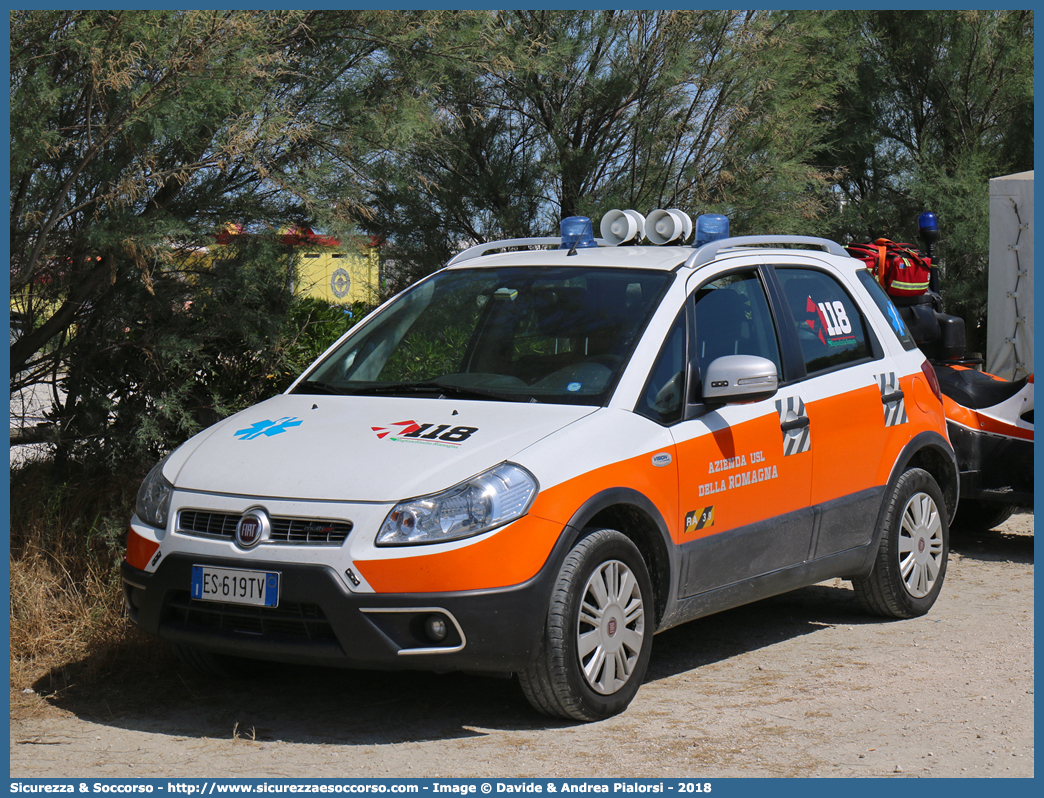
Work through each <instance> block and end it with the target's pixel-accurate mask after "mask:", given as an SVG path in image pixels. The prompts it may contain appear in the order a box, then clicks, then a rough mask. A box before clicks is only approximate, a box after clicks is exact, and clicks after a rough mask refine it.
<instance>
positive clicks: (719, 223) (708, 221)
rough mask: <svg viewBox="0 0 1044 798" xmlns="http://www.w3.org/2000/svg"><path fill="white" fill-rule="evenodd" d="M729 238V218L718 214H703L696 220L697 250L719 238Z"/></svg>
mask: <svg viewBox="0 0 1044 798" xmlns="http://www.w3.org/2000/svg"><path fill="white" fill-rule="evenodd" d="M728 237H729V218H728V217H727V216H722V215H721V214H720V213H704V214H702V215H701V216H700V217H699V218H698V219H697V220H696V243H695V244H694V245H693V246H695V247H697V248H699V247H702V246H703V245H704V244H709V243H710V242H711V241H717V240H718V239H719V238H728Z"/></svg>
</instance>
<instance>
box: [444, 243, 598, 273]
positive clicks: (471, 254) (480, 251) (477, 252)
mask: <svg viewBox="0 0 1044 798" xmlns="http://www.w3.org/2000/svg"><path fill="white" fill-rule="evenodd" d="M595 243H596V244H598V246H600V247H604V246H606V242H605V239H602V238H596V239H595ZM550 246H555V247H561V246H562V238H561V237H560V236H544V237H542V238H507V239H504V240H503V241H489V242H487V243H485V244H476V245H475V246H473V247H468V248H467V249H465V250H464V251H463V252H458V253H457V254H456V255H454V256H453V257H452V258H450V260H449V263H447V264H446V265H447V266H452V265H453V264H455V263H460V262H461V261H465V260H471V259H472V258H478V257H481V256H482V255H485V254H486V253H487V252H491V251H493V250H494V249H507V248H509V247H550Z"/></svg>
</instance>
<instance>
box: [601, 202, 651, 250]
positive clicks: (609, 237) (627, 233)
mask: <svg viewBox="0 0 1044 798" xmlns="http://www.w3.org/2000/svg"><path fill="white" fill-rule="evenodd" d="M598 229H599V230H600V231H601V233H602V238H604V239H605V240H606V243H608V244H610V245H612V246H614V247H615V246H616V245H617V244H626V243H629V242H633V243H635V244H637V243H638V242H639V241H641V240H642V239H643V238H645V217H644V216H642V215H641V214H640V213H638V211H630V210H628V211H619V210H615V209H614V210H611V211H608V212H607V213H606V214H605V215H604V216H603V217H602V221H601V222H600V223H599V225H598Z"/></svg>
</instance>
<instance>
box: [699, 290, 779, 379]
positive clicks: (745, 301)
mask: <svg viewBox="0 0 1044 798" xmlns="http://www.w3.org/2000/svg"><path fill="white" fill-rule="evenodd" d="M694 300H695V302H696V308H695V311H696V359H697V361H698V362H699V366H700V373H701V374H702V373H705V372H706V370H707V366H709V365H710V364H711V362H712V361H713V360H715V359H717V358H719V357H722V356H723V355H757V356H759V357H763V358H766V359H767V360H771V361H772V362H773V363H774V364H775V366H776V373H777V374H779V373H780V365H779V364H780V358H779V342H778V340H777V338H776V328H775V326H774V325H773V323H772V314H771V312H770V311H769V305H768V300H767V299H766V297H765V290H764V288H763V287H762V285H761V281H760V280H759V279H758V275H757V272H754V271H742V272H734V273H732V274H727V275H724V276H723V277H719V278H718V279H716V280H714V281H712V282H710V283H707V284H706V285H703V286H702V287H701V288H700V289H699V290H697V291H696V293H695V295H694Z"/></svg>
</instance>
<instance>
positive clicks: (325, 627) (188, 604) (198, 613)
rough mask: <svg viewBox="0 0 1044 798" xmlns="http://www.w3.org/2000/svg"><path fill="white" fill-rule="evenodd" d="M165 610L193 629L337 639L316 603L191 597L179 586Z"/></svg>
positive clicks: (264, 635)
mask: <svg viewBox="0 0 1044 798" xmlns="http://www.w3.org/2000/svg"><path fill="white" fill-rule="evenodd" d="M167 610H168V613H169V616H168V617H169V618H170V619H171V620H173V621H175V622H177V623H178V624H180V625H182V626H184V627H187V628H189V629H192V630H194V631H200V632H209V633H213V634H233V633H238V634H247V635H255V636H259V637H267V638H271V639H282V640H298V641H308V642H313V643H314V642H321V641H336V640H337V638H336V637H335V636H334V633H333V629H332V628H331V627H330V623H329V621H327V620H326V616H325V615H324V614H323V611H322V609H321V608H320V607H319V605H318V604H308V603H303V602H294V601H289V602H286V603H284V604H281V605H280V606H278V607H249V606H244V605H242V604H221V603H218V602H210V601H193V600H192V599H191V598H190V597H189V593H188V591H185V590H181V591H177V592H175V593H174V594H173V595H172V596H171V599H170V601H169V603H168V604H167Z"/></svg>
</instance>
